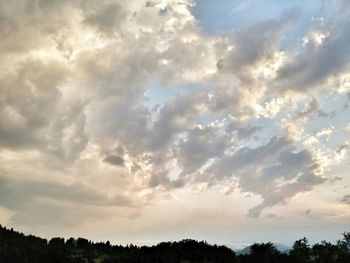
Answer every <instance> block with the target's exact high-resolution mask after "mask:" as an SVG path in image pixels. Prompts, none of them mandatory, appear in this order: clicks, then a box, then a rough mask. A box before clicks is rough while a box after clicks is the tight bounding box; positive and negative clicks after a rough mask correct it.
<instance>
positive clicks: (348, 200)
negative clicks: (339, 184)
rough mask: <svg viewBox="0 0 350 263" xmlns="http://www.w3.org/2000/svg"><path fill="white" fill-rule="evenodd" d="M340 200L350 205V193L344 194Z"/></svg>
mask: <svg viewBox="0 0 350 263" xmlns="http://www.w3.org/2000/svg"><path fill="white" fill-rule="evenodd" d="M341 201H342V202H343V203H344V204H348V205H350V195H344V196H343V198H342V199H341Z"/></svg>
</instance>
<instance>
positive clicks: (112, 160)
mask: <svg viewBox="0 0 350 263" xmlns="http://www.w3.org/2000/svg"><path fill="white" fill-rule="evenodd" d="M103 161H104V162H105V163H108V164H111V165H115V166H124V159H123V158H122V157H120V156H118V155H108V156H106V157H105V158H104V159H103Z"/></svg>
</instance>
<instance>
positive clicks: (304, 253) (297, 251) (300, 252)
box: [290, 237, 312, 263]
mask: <svg viewBox="0 0 350 263" xmlns="http://www.w3.org/2000/svg"><path fill="white" fill-rule="evenodd" d="M311 252H312V251H311V247H310V244H309V241H308V240H307V239H306V238H305V237H304V238H302V239H299V240H297V241H295V242H294V244H293V248H292V250H291V251H290V256H291V257H292V259H293V260H294V261H295V262H300V263H310V262H311Z"/></svg>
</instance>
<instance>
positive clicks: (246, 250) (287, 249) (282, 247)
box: [235, 243, 292, 255]
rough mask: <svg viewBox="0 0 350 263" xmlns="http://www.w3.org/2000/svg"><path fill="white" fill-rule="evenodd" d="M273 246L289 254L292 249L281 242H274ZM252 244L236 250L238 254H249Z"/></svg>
mask: <svg viewBox="0 0 350 263" xmlns="http://www.w3.org/2000/svg"><path fill="white" fill-rule="evenodd" d="M273 246H274V247H275V248H276V249H277V250H278V251H279V252H281V253H285V254H288V253H289V252H290V251H291V249H292V248H291V247H289V246H286V245H284V244H280V243H273ZM250 247H251V246H248V247H245V248H243V249H240V250H236V251H235V252H236V254H237V255H249V254H250V252H251V248H250Z"/></svg>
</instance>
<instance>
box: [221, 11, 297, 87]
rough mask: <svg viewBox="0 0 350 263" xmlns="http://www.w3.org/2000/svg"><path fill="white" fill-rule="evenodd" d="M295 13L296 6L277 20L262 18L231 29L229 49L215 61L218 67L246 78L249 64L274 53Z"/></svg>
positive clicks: (253, 64) (295, 15)
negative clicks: (241, 27)
mask: <svg viewBox="0 0 350 263" xmlns="http://www.w3.org/2000/svg"><path fill="white" fill-rule="evenodd" d="M299 15H300V10H298V9H292V10H288V11H287V12H285V13H284V14H283V15H282V17H281V19H276V20H272V19H271V20H266V21H263V22H260V23H256V24H253V25H251V26H249V27H246V28H244V29H240V30H238V31H237V32H235V33H234V34H233V37H232V39H231V41H230V43H231V44H232V46H233V48H232V49H231V51H229V53H228V54H227V55H226V56H225V57H224V58H222V59H220V60H219V61H218V64H217V67H218V70H219V71H222V72H230V73H232V74H235V75H237V76H238V77H239V78H240V79H241V80H248V81H249V79H250V74H251V70H250V69H251V67H254V66H255V65H256V64H257V63H259V62H260V61H262V60H268V59H271V58H272V57H273V56H274V53H275V52H276V50H279V44H280V41H281V39H282V36H283V32H285V31H286V30H288V28H290V26H292V25H293V24H294V23H295V22H296V21H297V20H298V17H299Z"/></svg>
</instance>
